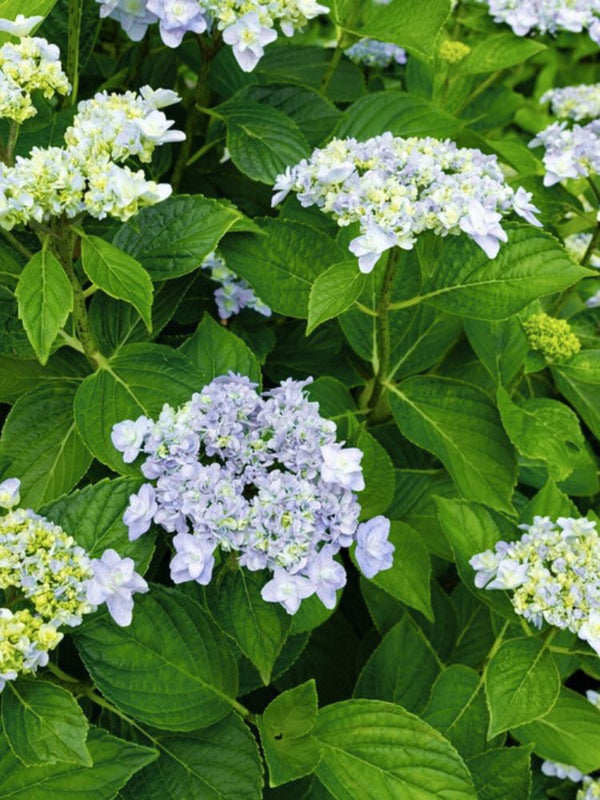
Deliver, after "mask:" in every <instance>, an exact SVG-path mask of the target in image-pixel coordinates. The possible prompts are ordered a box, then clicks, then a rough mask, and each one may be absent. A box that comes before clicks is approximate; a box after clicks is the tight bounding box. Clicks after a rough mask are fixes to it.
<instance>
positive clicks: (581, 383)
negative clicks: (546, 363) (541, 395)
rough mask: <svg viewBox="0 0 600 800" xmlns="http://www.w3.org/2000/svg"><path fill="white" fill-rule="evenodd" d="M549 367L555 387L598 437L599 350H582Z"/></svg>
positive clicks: (599, 397)
mask: <svg viewBox="0 0 600 800" xmlns="http://www.w3.org/2000/svg"><path fill="white" fill-rule="evenodd" d="M551 369H552V375H553V377H554V380H555V382H556V388H557V389H558V390H559V392H560V393H561V394H562V395H563V396H564V397H565V398H566V399H567V400H568V401H569V403H571V405H572V406H574V407H575V410H576V411H577V412H578V413H579V414H580V415H581V417H582V419H583V421H584V422H585V424H586V425H587V426H588V428H589V429H590V430H591V431H592V433H593V434H594V436H595V437H596V439H598V440H600V349H599V350H584V351H582V352H581V353H577V355H575V356H573V357H572V358H570V359H569V361H568V362H567V363H566V364H560V365H558V364H557V365H554V366H552V368H551Z"/></svg>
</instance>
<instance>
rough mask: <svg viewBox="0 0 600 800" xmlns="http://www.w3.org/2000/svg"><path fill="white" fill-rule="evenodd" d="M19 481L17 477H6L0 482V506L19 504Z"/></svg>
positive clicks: (10, 506)
mask: <svg viewBox="0 0 600 800" xmlns="http://www.w3.org/2000/svg"><path fill="white" fill-rule="evenodd" d="M20 488H21V481H20V480H19V479H18V478H7V479H6V480H5V481H2V483H0V508H8V509H10V508H13V506H17V505H19V501H20V499H21V497H20V494H19V489H20Z"/></svg>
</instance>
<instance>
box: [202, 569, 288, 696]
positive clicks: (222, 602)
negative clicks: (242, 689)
mask: <svg viewBox="0 0 600 800" xmlns="http://www.w3.org/2000/svg"><path fill="white" fill-rule="evenodd" d="M267 580H268V577H267V576H266V575H265V573H264V571H261V572H248V571H247V570H246V569H236V570H235V571H234V570H227V571H225V572H224V574H222V576H220V578H219V579H218V580H217V581H215V582H213V584H214V585H210V586H209V587H208V588H207V589H206V598H207V601H208V605H209V608H210V610H211V613H212V615H213V617H214V618H215V621H216V622H217V624H218V625H219V627H220V628H221V630H223V631H224V632H225V633H226V634H228V635H229V636H231V637H232V638H233V639H234V640H235V642H236V644H237V645H238V647H239V648H240V650H241V651H242V653H244V655H246V656H247V657H248V658H249V659H250V661H252V663H253V664H254V666H255V667H256V668H257V670H258V671H259V674H260V677H261V679H262V681H263V683H264V684H265V686H267V685H268V684H269V681H270V679H271V671H272V669H273V665H274V663H275V661H276V659H277V656H278V655H279V654H280V653H281V649H282V647H283V645H284V644H285V641H286V639H287V636H288V632H289V629H290V625H291V621H292V618H291V617H290V615H289V614H288V613H287V612H286V611H285V610H284V609H283V608H282V607H281V606H280V605H279V604H278V603H267V602H266V601H265V600H263V598H262V596H261V593H260V592H261V589H262V587H263V586H264V585H265V583H266V582H267Z"/></svg>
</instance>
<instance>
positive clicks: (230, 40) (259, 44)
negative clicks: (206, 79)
mask: <svg viewBox="0 0 600 800" xmlns="http://www.w3.org/2000/svg"><path fill="white" fill-rule="evenodd" d="M276 38H277V31H275V30H273V28H268V27H265V26H264V25H262V24H261V22H260V19H259V16H258V14H257V12H256V11H249V12H248V13H246V14H244V16H243V17H240V18H239V19H238V20H237V21H236V22H234V23H233V25H229V26H228V27H227V28H225V30H224V31H223V41H224V42H225V43H226V44H229V45H231V46H232V47H233V54H234V56H235V58H236V61H237V62H238V64H239V65H240V67H241V68H242V69H243V70H244V72H252V70H253V69H254V67H255V66H256V65H257V64H258V62H259V61H260V59H261V58H262V57H263V55H264V52H265V51H264V46H265V45H267V44H270V43H271V42H274V41H275V39H276Z"/></svg>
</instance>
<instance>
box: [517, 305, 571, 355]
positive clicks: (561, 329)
mask: <svg viewBox="0 0 600 800" xmlns="http://www.w3.org/2000/svg"><path fill="white" fill-rule="evenodd" d="M522 325H523V330H524V331H525V335H526V336H527V341H528V342H529V346H530V347H531V349H532V350H537V351H539V352H540V353H541V354H542V355H543V356H544V358H545V359H546V361H548V362H549V363H551V364H560V363H562V362H564V361H568V360H569V359H570V358H572V357H573V356H574V355H576V354H577V353H578V352H579V351H580V350H581V342H580V341H579V339H578V338H577V336H576V335H575V334H574V333H573V331H572V330H571V326H570V325H569V323H568V322H567V321H566V319H557V318H556V317H551V316H550V315H549V314H544V313H540V314H533V315H532V316H531V317H528V318H527V319H526V320H525V321H524V322H523V323H522Z"/></svg>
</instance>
